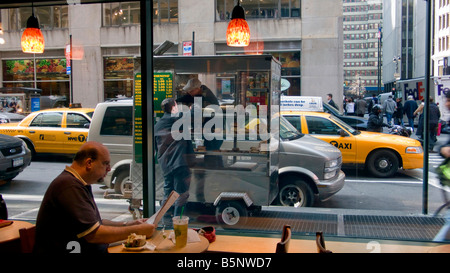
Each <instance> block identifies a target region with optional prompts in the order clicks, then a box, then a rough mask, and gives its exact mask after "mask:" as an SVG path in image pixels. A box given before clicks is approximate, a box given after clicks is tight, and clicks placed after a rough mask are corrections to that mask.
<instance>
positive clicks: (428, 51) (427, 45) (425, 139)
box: [422, 0, 431, 214]
mask: <svg viewBox="0 0 450 273" xmlns="http://www.w3.org/2000/svg"><path fill="white" fill-rule="evenodd" d="M425 2H426V5H427V7H426V29H425V33H426V39H425V99H424V102H425V105H424V110H423V115H424V116H423V125H424V128H423V151H424V152H423V191H422V199H423V203H422V213H423V214H428V156H429V153H428V146H429V141H430V139H429V138H430V134H429V129H430V124H429V121H428V117H429V106H430V59H431V31H430V26H431V22H430V20H431V0H425Z"/></svg>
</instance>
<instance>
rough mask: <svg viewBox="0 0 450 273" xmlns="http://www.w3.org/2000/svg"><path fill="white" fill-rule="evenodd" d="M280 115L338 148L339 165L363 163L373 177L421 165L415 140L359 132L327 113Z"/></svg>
mask: <svg viewBox="0 0 450 273" xmlns="http://www.w3.org/2000/svg"><path fill="white" fill-rule="evenodd" d="M281 114H282V115H283V116H284V117H285V118H286V119H287V120H289V122H290V123H292V125H294V127H296V128H297V129H298V130H299V131H300V132H301V133H304V134H310V135H312V136H314V137H317V138H319V139H322V140H324V141H326V142H328V143H330V144H332V145H334V146H336V147H337V148H339V150H341V152H342V161H343V165H346V166H349V165H359V166H364V167H365V168H366V169H367V170H368V171H369V172H370V173H371V174H372V175H374V176H376V177H390V176H393V175H394V174H395V173H396V172H397V170H398V168H403V169H415V168H422V167H423V150H422V147H421V145H420V142H418V141H417V140H415V139H412V138H408V137H403V136H397V135H390V134H383V133H375V132H364V131H363V132H360V131H357V130H355V129H353V128H352V127H351V126H349V125H348V124H346V123H344V122H343V121H341V120H340V119H338V118H336V117H334V116H333V115H331V114H328V113H322V112H297V111H286V112H281Z"/></svg>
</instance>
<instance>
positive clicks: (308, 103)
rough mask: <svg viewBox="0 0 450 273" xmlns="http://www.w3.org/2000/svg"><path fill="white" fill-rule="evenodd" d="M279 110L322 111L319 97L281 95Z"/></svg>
mask: <svg viewBox="0 0 450 273" xmlns="http://www.w3.org/2000/svg"><path fill="white" fill-rule="evenodd" d="M280 111H314V112H323V104H322V98H321V97H312V96H311V97H309V96H281V100H280Z"/></svg>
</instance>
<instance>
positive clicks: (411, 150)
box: [405, 146, 423, 154]
mask: <svg viewBox="0 0 450 273" xmlns="http://www.w3.org/2000/svg"><path fill="white" fill-rule="evenodd" d="M405 153H407V154H421V153H423V149H422V147H420V146H418V147H406V150H405Z"/></svg>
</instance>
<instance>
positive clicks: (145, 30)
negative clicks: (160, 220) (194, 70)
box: [140, 0, 155, 218]
mask: <svg viewBox="0 0 450 273" xmlns="http://www.w3.org/2000/svg"><path fill="white" fill-rule="evenodd" d="M140 3H141V6H140V7H141V41H142V42H141V50H142V53H141V54H142V55H141V56H142V59H141V75H142V181H143V185H142V190H143V193H142V195H143V209H144V217H145V218H148V217H149V216H150V215H152V214H154V213H155V172H154V167H155V164H154V160H153V153H154V146H153V139H154V134H153V124H154V118H153V48H152V47H153V29H152V22H153V19H152V17H153V14H152V10H153V3H152V1H150V0H146V1H141V2H140Z"/></svg>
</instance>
